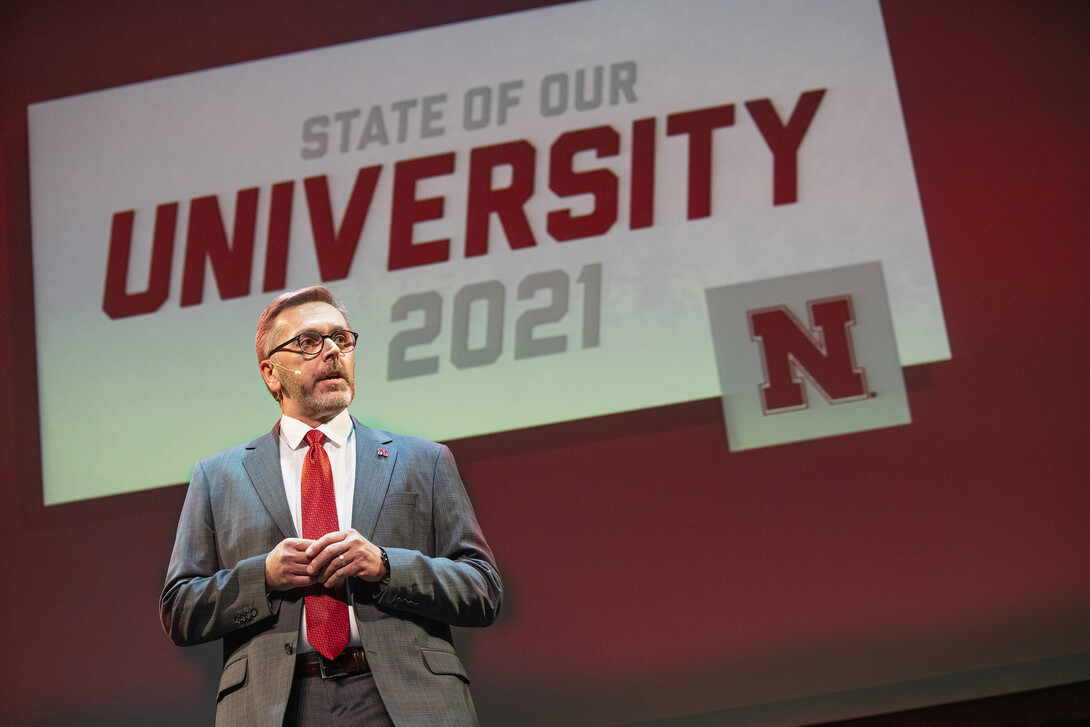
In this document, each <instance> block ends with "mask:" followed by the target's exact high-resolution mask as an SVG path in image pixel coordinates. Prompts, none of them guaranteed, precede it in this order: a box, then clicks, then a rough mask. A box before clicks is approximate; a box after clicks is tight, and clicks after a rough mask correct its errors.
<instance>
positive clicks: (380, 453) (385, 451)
mask: <svg viewBox="0 0 1090 727" xmlns="http://www.w3.org/2000/svg"><path fill="white" fill-rule="evenodd" d="M389 454H390V453H389V452H388V451H387V450H385V449H380V450H379V451H378V456H379V457H387V456H389Z"/></svg>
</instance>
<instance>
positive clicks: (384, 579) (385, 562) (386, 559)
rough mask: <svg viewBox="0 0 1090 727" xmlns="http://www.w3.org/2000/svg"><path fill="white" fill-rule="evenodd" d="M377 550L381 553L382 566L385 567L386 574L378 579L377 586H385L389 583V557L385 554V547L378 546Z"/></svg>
mask: <svg viewBox="0 0 1090 727" xmlns="http://www.w3.org/2000/svg"><path fill="white" fill-rule="evenodd" d="M379 552H380V553H382V567H383V568H385V569H386V575H384V576H383V577H382V578H380V579H379V581H378V587H379V588H385V587H386V586H388V585H390V559H389V557H387V555H386V550H385V548H379Z"/></svg>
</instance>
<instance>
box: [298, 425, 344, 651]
mask: <svg viewBox="0 0 1090 727" xmlns="http://www.w3.org/2000/svg"><path fill="white" fill-rule="evenodd" d="M323 439H325V435H324V434H322V433H321V432H319V431H318V430H317V429H311V430H310V431H309V432H307V442H308V443H309V444H310V449H309V450H308V451H307V454H306V457H305V458H304V459H303V480H302V485H303V537H304V538H307V539H309V540H317V539H318V538H320V537H322V536H323V535H325V534H326V533H332V532H334V531H336V530H338V529H339V527H338V525H337V500H336V498H335V497H334V495H333V469H332V468H331V467H330V466H329V455H327V454H326V452H325V448H324V447H322V440H323ZM305 604H306V614H307V641H309V642H310V645H311V646H313V647H314V648H315V649H316V650H317V651H318V653H319V654H321V655H322V656H324V657H326V658H327V659H335V658H336V657H337V655H338V654H340V653H341V652H342V651H344V647H346V646H348V598H347V594H346V592H345V587H344V584H343V583H342V584H340V585H339V586H337V587H336V588H333V589H329V588H325V587H323V586H320V585H314V586H311V587H310V588H309V589H307V596H306V601H305Z"/></svg>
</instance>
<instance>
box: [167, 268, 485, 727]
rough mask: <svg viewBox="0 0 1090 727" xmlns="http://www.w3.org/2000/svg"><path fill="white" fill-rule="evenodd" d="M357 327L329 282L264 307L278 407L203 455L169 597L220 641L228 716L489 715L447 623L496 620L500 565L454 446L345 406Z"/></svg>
mask: <svg viewBox="0 0 1090 727" xmlns="http://www.w3.org/2000/svg"><path fill="white" fill-rule="evenodd" d="M356 338H357V335H356V334H355V333H353V332H352V331H350V330H349V326H348V315H347V313H346V311H345V310H344V307H343V306H342V305H341V304H340V302H339V301H337V300H336V299H335V298H334V297H333V296H332V295H331V294H330V293H329V291H328V290H326V289H325V288H322V287H320V286H315V287H311V288H304V289H302V290H299V291H294V292H291V293H286V294H284V295H282V296H280V297H279V298H277V299H276V300H274V301H273V302H272V303H270V304H269V307H268V308H266V309H265V312H264V313H263V314H262V316H261V319H260V321H259V323H258V328H257V336H256V340H255V349H256V353H257V358H258V362H259V367H260V370H261V376H262V378H263V379H264V381H265V385H266V387H267V388H268V390H269V392H270V393H271V394H272V395H273V397H274V398H275V399H276V400H277V401H278V402H279V403H280V408H281V413H282V416H281V418H280V420H279V421H278V422H277V424H276V426H274V427H273V429H272V431H271V432H269V433H268V434H266V435H265V436H263V437H261V438H259V439H255V440H254V441H252V442H249V443H247V444H243V445H240V446H238V447H235V448H233V449H229V450H227V451H225V452H221V453H220V454H217V455H215V456H213V457H210V458H208V459H206V460H204V461H202V462H199V463H198V464H197V466H196V467H195V468H194V471H193V478H192V481H191V482H190V484H189V491H188V493H187V495H186V499H185V505H184V506H183V507H182V514H181V518H180V520H179V523H178V533H177V537H176V539H175V542H174V552H173V554H172V555H171V558H170V565H169V567H168V570H167V576H166V583H165V585H164V587H163V592H162V595H161V597H160V603H159V608H160V616H161V618H162V622H163V628H164V629H165V630H166V632H167V633H168V634H169V635H170V637H171V639H173V640H174V642H175V643H176V644H178V645H181V646H185V645H190V644H199V643H203V642H206V641H212V640H215V639H223V672H222V674H221V676H220V682H219V696H218V704H217V708H216V724H217V725H220V726H224V725H238V726H239V727H260V726H265V725H267V726H269V727H274V726H275V727H280V726H281V725H304V724H319V725H322V726H323V727H333V726H335V725H395V726H396V727H407V726H418V727H437V726H440V725H451V726H452V727H454V726H462V725H476V724H477V718H476V713H475V711H474V707H473V702H472V700H471V698H470V695H469V688H468V684H469V678H468V677H467V676H466V672H465V669H464V667H463V666H462V663H461V661H460V659H459V658H458V655H457V654H456V653H455V651H454V647H453V645H452V642H451V632H450V627H451V626H487V625H489V624H491V623H492V622H493V621H494V620H495V618H496V614H497V612H498V610H499V606H500V597H501V593H502V585H501V582H500V575H499V572H498V571H497V569H496V564H495V561H494V559H493V556H492V551H491V550H490V549H489V547H488V544H487V543H486V542H485V539H484V536H483V535H482V533H481V530H480V528H479V526H478V525H477V519H476V516H475V515H474V513H473V507H472V505H471V504H470V502H469V498H468V497H467V495H466V491H465V488H464V487H463V485H462V481H461V478H460V477H459V475H458V469H457V467H456V465H455V463H454V458H453V456H452V455H451V453H450V450H448V449H447V448H446V447H445V446H442V445H439V444H435V443H433V442H427V441H424V440H420V439H414V438H411V437H404V436H400V435H396V434H390V433H388V432H381V431H375V430H372V429H370V428H368V427H366V426H363V425H362V424H360V423H359V422H358V421H356V420H355V419H354V418H353V417H351V416H350V415H349V414H348V411H347V408H348V405H349V403H350V402H351V401H352V397H353V395H354V393H355V365H354V358H353V353H352V352H353V349H354V348H355V345H356ZM312 430H316V431H317V432H320V434H315V433H312ZM316 492H321V493H323V494H321V495H316V494H315V493H316ZM322 497H324V498H326V499H321V498H322ZM316 498H317V499H316ZM334 510H335V512H334ZM316 513H318V514H316ZM320 517H327V518H328V517H332V518H334V519H333V520H331V521H330V520H327V521H326V523H327V524H325V525H318V526H316V525H315V523H316V522H319V523H320ZM315 518H319V519H318V520H315ZM315 527H320V529H319V530H317V531H316V530H315ZM348 614H350V616H349V615H348ZM345 629H347V633H345ZM323 652H324V654H323Z"/></svg>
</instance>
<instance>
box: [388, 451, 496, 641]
mask: <svg viewBox="0 0 1090 727" xmlns="http://www.w3.org/2000/svg"><path fill="white" fill-rule="evenodd" d="M406 455H407V456H408V457H409V458H410V459H411V462H410V463H408V465H407V467H406V468H407V469H408V470H409V471H410V472H416V473H419V475H418V476H417V477H416V479H419V480H421V481H418V482H412V481H410V482H409V483H408V486H407V488H406V489H404V490H398V489H394V490H392V491H391V492H390V493H389V494H388V495H387V498H386V502H385V504H384V506H383V509H382V513H383V516H382V517H381V518H380V520H379V524H378V528H377V529H376V531H375V538H374V542H375V544H376V545H379V546H380V547H383V548H384V549H385V550H386V554H387V556H388V557H389V560H390V583H389V585H388V586H387V587H386V588H385V589H384V590H382V591H381V592H379V593H378V594H377V596H376V605H378V606H379V607H380V608H388V609H393V610H396V611H400V612H402V613H408V614H411V615H413V616H417V617H421V618H425V619H428V620H431V621H438V622H440V623H445V624H449V625H452V626H487V625H489V624H491V623H492V622H493V621H495V619H496V615H497V613H498V612H499V606H500V600H501V595H502V589H503V587H502V583H501V580H500V575H499V570H498V569H497V567H496V563H495V559H494V557H493V555H492V551H491V549H490V548H489V547H488V544H487V542H485V539H484V535H483V534H482V532H481V529H480V526H479V525H478V524H477V518H476V515H475V514H474V511H473V506H472V504H471V503H470V501H469V497H468V495H467V494H466V490H465V487H464V485H463V484H462V479H461V477H460V476H459V474H458V468H457V465H456V464H455V462H454V456H453V455H452V454H451V452H450V450H449V449H448V448H447V447H446V446H444V445H437V444H434V443H430V442H424V443H421V440H411V443H410V445H409V446H408V447H405V448H403V449H402V450H401V452H400V454H399V457H402V456H406ZM402 464H403V463H401V462H399V463H398V466H399V467H400V466H401V465H402ZM409 479H410V480H413V479H414V477H410V478H409ZM428 515H430V517H428ZM429 522H430V525H431V527H430V528H427V525H426V524H427V523H429ZM428 530H430V532H428Z"/></svg>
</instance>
